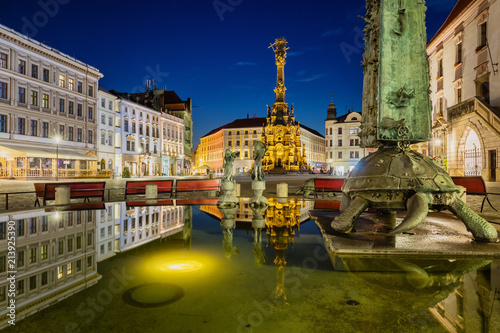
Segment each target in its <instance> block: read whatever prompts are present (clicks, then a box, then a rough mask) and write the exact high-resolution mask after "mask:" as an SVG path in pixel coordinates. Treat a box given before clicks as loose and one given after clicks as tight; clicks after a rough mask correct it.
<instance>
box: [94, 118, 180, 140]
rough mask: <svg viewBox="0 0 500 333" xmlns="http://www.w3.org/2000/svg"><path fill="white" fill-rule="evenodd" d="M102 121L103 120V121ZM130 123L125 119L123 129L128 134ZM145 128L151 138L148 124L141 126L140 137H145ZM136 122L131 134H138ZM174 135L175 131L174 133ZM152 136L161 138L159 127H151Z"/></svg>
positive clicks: (133, 123)
mask: <svg viewBox="0 0 500 333" xmlns="http://www.w3.org/2000/svg"><path fill="white" fill-rule="evenodd" d="M101 121H102V119H101ZM128 125H129V122H128V119H125V120H124V121H123V129H124V130H125V132H128V129H129V126H128ZM144 127H145V128H146V131H145V132H146V136H149V128H150V126H149V125H148V124H146V126H144V124H142V123H141V124H139V135H144ZM136 129H137V128H136V122H135V120H132V126H131V133H137V130H136ZM172 134H173V131H172ZM151 135H152V137H153V138H160V129H159V128H158V127H151ZM168 135H169V136H170V129H169V130H168ZM175 135H176V136H175V137H176V138H177V132H176V133H175Z"/></svg>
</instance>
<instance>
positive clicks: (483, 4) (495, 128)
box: [427, 0, 500, 181]
mask: <svg viewBox="0 0 500 333" xmlns="http://www.w3.org/2000/svg"><path fill="white" fill-rule="evenodd" d="M498 17H500V3H499V2H498V1H496V0H460V1H458V2H457V4H456V6H455V8H454V9H453V10H452V12H451V14H450V16H449V17H448V19H447V20H446V21H445V23H444V24H443V26H442V27H441V29H440V30H439V31H438V32H437V34H436V35H435V36H434V37H433V38H432V39H431V41H430V42H429V44H428V47H427V53H428V55H429V62H430V72H431V91H432V93H431V99H432V104H433V119H434V122H433V140H432V142H431V155H432V156H433V157H434V158H435V159H436V160H437V161H439V162H440V163H442V165H443V166H446V167H447V169H448V172H449V173H450V174H451V175H452V176H463V175H480V176H482V177H483V178H484V179H485V180H489V181H495V180H498V179H500V174H499V172H500V171H499V168H498V157H497V156H498V151H499V148H500V73H499V72H498V63H499V62H500V38H499V34H500V20H498Z"/></svg>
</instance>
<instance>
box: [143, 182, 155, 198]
mask: <svg viewBox="0 0 500 333" xmlns="http://www.w3.org/2000/svg"><path fill="white" fill-rule="evenodd" d="M157 197H158V185H156V184H148V185H146V199H156V198H157Z"/></svg>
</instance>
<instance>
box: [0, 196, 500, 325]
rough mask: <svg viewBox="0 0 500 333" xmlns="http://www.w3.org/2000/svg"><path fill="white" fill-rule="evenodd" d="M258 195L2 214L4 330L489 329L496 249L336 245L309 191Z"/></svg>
mask: <svg viewBox="0 0 500 333" xmlns="http://www.w3.org/2000/svg"><path fill="white" fill-rule="evenodd" d="M269 201H270V206H269V207H268V208H267V210H261V211H252V210H251V209H250V208H249V207H248V199H241V201H240V206H239V207H238V208H236V209H234V210H232V211H227V210H222V211H221V210H219V209H218V208H217V207H216V206H214V205H211V204H206V205H195V206H191V205H180V204H179V203H180V202H172V204H170V205H164V206H146V205H144V206H137V205H133V204H130V203H128V204H127V203H125V202H119V203H109V204H108V203H106V204H102V206H99V205H95V206H93V207H87V208H91V209H85V210H78V209H77V210H70V211H54V210H43V209H37V210H30V211H24V212H16V213H10V214H4V215H1V216H0V223H5V224H4V227H5V228H8V226H9V221H14V222H13V223H11V224H14V225H15V230H16V233H17V237H16V249H15V252H16V258H15V267H14V268H13V269H14V270H15V271H16V273H15V275H16V280H15V289H16V291H17V295H16V297H15V302H16V310H17V312H16V322H15V323H16V325H15V326H8V325H9V324H8V320H10V318H9V317H8V316H7V314H8V309H7V304H8V303H7V302H8V301H9V300H10V297H9V295H8V293H9V285H10V284H9V282H8V280H6V279H7V271H12V270H13V269H11V268H10V267H9V266H7V264H9V263H10V262H9V261H8V257H9V255H8V247H7V241H6V240H2V241H1V243H0V246H1V248H0V256H2V257H3V260H4V265H3V268H4V270H3V272H2V273H1V274H2V285H0V291H1V289H3V297H2V294H0V300H2V303H1V306H2V311H1V312H0V315H1V317H0V318H1V324H2V326H3V331H4V332H396V331H397V332H447V331H452V332H456V331H462V332H500V293H499V289H500V262H499V261H498V260H485V259H474V258H471V259H455V258H448V259H429V258H426V259H421V260H418V259H408V258H399V257H395V258H391V259H382V258H377V257H367V256H363V257H358V258H357V257H351V258H341V257H338V256H336V255H335V254H334V253H328V252H327V251H326V250H325V245H324V241H323V238H322V235H321V233H320V231H319V228H318V227H317V226H316V224H315V222H314V221H312V220H309V218H308V216H309V215H308V212H309V210H310V209H312V208H313V207H314V203H313V202H310V201H309V202H306V201H300V200H289V201H285V202H279V201H277V200H273V199H270V200H269ZM209 203H210V202H209ZM5 230H7V229H5ZM0 259H2V258H0Z"/></svg>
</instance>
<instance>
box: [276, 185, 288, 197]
mask: <svg viewBox="0 0 500 333" xmlns="http://www.w3.org/2000/svg"><path fill="white" fill-rule="evenodd" d="M276 194H277V196H278V198H288V184H287V183H279V184H278V185H276Z"/></svg>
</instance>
